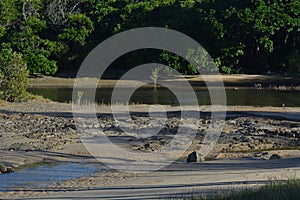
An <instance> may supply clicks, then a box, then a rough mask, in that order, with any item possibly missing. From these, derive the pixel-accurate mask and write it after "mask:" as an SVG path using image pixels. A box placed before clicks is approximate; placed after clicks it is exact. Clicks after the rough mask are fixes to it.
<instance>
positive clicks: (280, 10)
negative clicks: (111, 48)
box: [0, 0, 300, 75]
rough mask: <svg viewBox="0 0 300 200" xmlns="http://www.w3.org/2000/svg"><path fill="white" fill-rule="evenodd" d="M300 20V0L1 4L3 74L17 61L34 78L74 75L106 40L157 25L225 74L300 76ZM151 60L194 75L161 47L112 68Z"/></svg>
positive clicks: (21, 0)
mask: <svg viewBox="0 0 300 200" xmlns="http://www.w3.org/2000/svg"><path fill="white" fill-rule="evenodd" d="M299 16H300V1H299V0H227V1H224V0H1V1H0V42H1V47H0V48H1V49H0V61H1V66H0V70H1V71H3V68H4V67H5V66H4V64H3V63H5V62H4V61H5V60H7V59H8V57H12V56H15V57H17V58H18V60H20V59H23V61H24V63H25V64H26V66H27V69H28V71H29V73H43V74H46V75H51V74H55V73H57V72H59V71H64V70H73V71H76V70H77V69H78V68H79V66H80V64H81V62H82V61H83V59H84V58H85V56H86V55H87V54H88V52H90V51H91V50H92V49H93V48H94V47H95V46H96V45H97V44H99V43H100V42H102V41H103V40H105V39H106V38H108V37H110V36H112V35H114V34H116V33H119V32H122V31H125V30H129V29H132V28H138V27H149V26H155V27H163V28H169V29H173V30H177V31H180V32H182V33H184V34H186V35H188V36H190V37H192V38H193V39H195V40H196V41H198V42H199V43H200V44H201V45H203V47H204V48H205V49H206V50H207V51H208V52H209V54H210V55H211V56H212V57H213V59H214V61H215V63H216V65H217V66H218V67H219V70H220V72H222V73H260V74H265V73H270V72H271V73H285V72H290V73H299V71H300V49H299V47H300V34H299V32H300V17H299ZM153 60H154V61H157V60H159V61H160V62H161V63H166V64H168V65H170V66H172V67H174V68H176V69H177V70H179V71H181V72H182V73H185V74H194V73H196V71H195V70H194V69H193V68H192V67H190V66H189V65H188V64H186V63H185V61H184V59H183V58H179V57H178V56H177V55H173V54H171V53H168V52H160V51H157V50H140V51H135V52H131V53H130V54H126V55H124V56H122V57H121V58H119V59H118V60H117V61H116V62H115V63H114V67H115V68H117V69H128V68H130V67H134V66H136V65H138V64H143V63H147V62H149V61H153ZM23 61H22V62H23ZM20 62H21V61H20Z"/></svg>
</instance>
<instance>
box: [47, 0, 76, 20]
mask: <svg viewBox="0 0 300 200" xmlns="http://www.w3.org/2000/svg"><path fill="white" fill-rule="evenodd" d="M80 3H81V1H80V0H52V1H51V2H50V3H49V4H48V6H47V16H48V18H49V20H50V21H51V23H52V24H53V25H64V24H65V23H66V22H67V21H68V15H69V14H76V13H78V12H79V8H78V6H79V4H80Z"/></svg>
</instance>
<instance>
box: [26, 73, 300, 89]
mask: <svg viewBox="0 0 300 200" xmlns="http://www.w3.org/2000/svg"><path fill="white" fill-rule="evenodd" d="M80 80H81V83H90V82H91V81H95V82H98V87H102V88H112V87H114V85H115V84H116V83H117V81H118V80H110V79H101V80H100V81H99V80H98V79H96V78H82V79H80ZM186 80H188V81H189V82H190V84H191V85H192V86H193V87H202V86H204V87H205V86H206V83H208V84H210V85H213V84H214V83H218V85H219V81H220V80H222V81H223V83H224V85H225V86H227V87H233V88H239V87H254V86H255V85H257V84H260V86H259V87H265V88H272V89H282V90H285V89H295V90H300V79H299V78H298V77H294V76H275V75H248V74H234V75H221V76H219V75H202V76H198V75H195V76H191V75H190V76H185V79H181V78H176V77H172V78H165V79H163V80H162V82H165V83H168V82H170V81H172V82H174V83H180V82H182V81H186ZM74 81H75V79H74V78H59V77H49V76H44V77H43V76H42V77H40V78H31V79H30V82H29V87H30V88H42V87H48V88H49V87H55V88H72V87H73V85H74ZM120 83H121V85H122V87H133V86H134V85H136V84H137V83H140V82H139V81H137V80H122V81H120ZM148 87H152V86H151V85H149V86H148Z"/></svg>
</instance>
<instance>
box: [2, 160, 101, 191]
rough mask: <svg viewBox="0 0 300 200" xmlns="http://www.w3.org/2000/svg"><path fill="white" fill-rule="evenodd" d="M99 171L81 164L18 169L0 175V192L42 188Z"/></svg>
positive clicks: (58, 164)
mask: <svg viewBox="0 0 300 200" xmlns="http://www.w3.org/2000/svg"><path fill="white" fill-rule="evenodd" d="M97 171H99V169H97V168H96V167H95V166H93V165H90V164H83V163H71V162H67V163H51V164H49V163H48V164H42V165H40V166H35V167H27V168H23V169H20V170H18V171H16V172H14V173H9V174H1V175H0V191H10V190H16V189H18V188H22V189H26V188H43V187H46V186H48V185H50V184H55V183H59V182H62V181H67V180H71V179H75V178H81V177H86V176H89V175H91V174H93V173H96V172H97Z"/></svg>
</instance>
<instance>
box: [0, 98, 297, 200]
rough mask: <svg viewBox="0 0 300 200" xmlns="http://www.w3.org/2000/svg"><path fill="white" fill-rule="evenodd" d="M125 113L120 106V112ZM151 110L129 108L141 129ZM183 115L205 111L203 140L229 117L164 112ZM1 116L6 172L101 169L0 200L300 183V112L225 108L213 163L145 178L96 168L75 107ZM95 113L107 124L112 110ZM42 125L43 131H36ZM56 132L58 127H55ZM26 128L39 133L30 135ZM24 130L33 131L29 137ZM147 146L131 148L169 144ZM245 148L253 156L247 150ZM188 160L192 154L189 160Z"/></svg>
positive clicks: (21, 106) (2, 107) (4, 109)
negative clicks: (39, 166) (47, 165)
mask: <svg viewBox="0 0 300 200" xmlns="http://www.w3.org/2000/svg"><path fill="white" fill-rule="evenodd" d="M122 107H123V106H122V105H121V106H120V110H119V111H120V112H121V111H122V110H121V108H122ZM149 108H150V106H147V105H132V106H131V108H130V110H131V112H133V113H138V114H137V115H136V119H137V123H144V121H145V120H146V117H144V116H143V115H141V113H147V112H148V111H149ZM180 109H183V110H188V111H190V112H199V111H200V112H201V113H202V114H203V115H202V116H203V119H201V123H202V125H201V126H200V129H199V130H200V133H201V130H202V129H201V128H203V127H206V126H207V124H206V123H208V122H209V119H206V118H205V117H206V116H209V113H210V112H211V111H212V110H215V111H218V110H224V108H223V107H214V108H211V107H209V106H203V107H200V108H195V107H183V108H179V107H172V106H167V107H166V110H167V111H168V112H173V113H175V114H176V113H177V112H178V111H179V110H180ZM0 111H1V113H0V114H1V117H0V118H1V120H0V125H1V126H2V128H1V129H2V130H0V135H1V138H2V139H1V141H0V155H1V158H0V165H3V166H10V167H13V168H15V169H16V170H17V169H18V167H20V166H24V165H28V164H32V163H35V162H48V161H51V162H65V161H67V162H81V163H90V164H92V165H95V166H97V167H99V168H100V169H102V171H100V172H99V173H97V174H94V175H93V176H91V177H83V178H81V179H76V180H70V181H65V182H62V183H59V184H55V185H53V186H49V187H47V188H43V189H38V190H36V189H34V188H32V189H27V190H23V189H22V188H20V189H19V190H16V191H10V192H0V198H25V197H26V198H36V199H40V198H50V199H55V198H59V197H60V198H75V197H82V198H84V197H99V198H100V197H101V198H104V199H121V198H123V199H126V198H127V199H132V198H136V199H140V198H149V199H152V198H155V199H157V198H159V197H164V196H166V195H175V196H176V195H178V194H179V193H182V192H188V191H192V190H199V191H206V192H208V191H217V190H219V189H220V188H223V189H224V188H225V189H226V188H228V187H231V186H233V185H238V186H241V185H245V184H249V185H256V184H263V183H265V181H267V180H268V179H270V178H278V179H286V178H288V177H291V176H297V177H299V176H298V175H299V172H300V170H299V163H300V161H299V159H298V157H300V156H299V155H300V150H299V149H298V146H300V145H299V137H300V123H299V121H300V108H289V107H284V108H283V107H252V106H230V107H227V108H226V111H227V117H228V118H227V119H226V127H225V129H224V131H223V132H224V133H222V134H223V136H222V137H221V139H220V140H219V142H218V145H217V146H216V147H215V149H214V151H213V153H212V154H210V157H209V158H210V159H213V160H211V161H209V160H207V161H205V162H204V163H195V164H183V161H182V160H181V161H178V162H175V163H173V164H172V165H170V166H168V167H166V168H164V169H161V170H159V171H155V172H151V173H146V174H132V173H125V172H118V171H115V170H111V169H109V168H108V167H106V166H104V165H102V164H101V163H100V162H99V161H98V160H95V159H94V158H93V157H92V156H91V155H90V153H89V152H88V151H87V150H86V148H85V147H84V145H82V143H81V141H80V137H79V134H78V132H77V130H76V128H74V121H73V120H72V108H71V105H70V104H65V103H56V102H51V101H47V100H41V99H40V100H32V101H29V102H22V103H8V102H0ZM97 112H99V113H102V114H103V115H104V116H109V114H110V113H111V109H110V107H109V106H97ZM102 120H104V121H103V124H104V127H102V128H104V129H105V130H108V133H109V134H112V135H115V134H116V130H115V129H112V128H111V127H112V126H111V123H112V122H111V121H110V120H111V119H110V118H107V117H106V118H104V119H102ZM37 123H39V124H41V125H35V124H37ZM173 123H174V124H176V123H178V122H177V119H176V115H175V117H174V119H173V118H172V119H171V121H170V125H172V124H173ZM55 124H57V126H56V127H52V126H53V125H55ZM26 126H28V127H33V128H32V129H30V128H26ZM22 127H23V128H24V130H23V129H22ZM38 127H40V129H38ZM26 129H28V130H29V131H28V133H26ZM35 129H36V130H35ZM17 130H19V131H17ZM53 130H54V132H53ZM50 132H51V134H52V135H53V136H51V137H49V133H50ZM169 132H172V131H171V130H168V129H166V132H162V133H161V134H166V135H168V133H169ZM257 133H260V135H259V134H257ZM51 134H50V135H51ZM108 136H109V135H108ZM122 136H123V135H122V134H121V135H119V137H122ZM270 136H272V137H270ZM45 138H46V139H45ZM70 138H71V139H70ZM234 138H235V139H234ZM235 140H236V141H235ZM195 141H196V142H194V144H196V145H197V144H199V143H200V142H201V134H200V135H198V136H197V137H196V139H195ZM234 141H235V142H234ZM242 141H243V142H242ZM143 142H144V143H141V144H140V146H136V143H135V144H134V145H135V146H129V148H133V147H134V149H135V150H137V151H146V152H147V151H156V148H160V146H159V144H161V143H162V142H164V139H163V137H162V139H159V140H157V139H153V138H150V139H149V140H144V141H143ZM16 144H21V145H19V146H18V145H16ZM244 147H247V148H245V149H243V148H244ZM288 147H290V149H289V148H288ZM272 149H273V150H272ZM190 152H191V151H188V152H186V154H185V156H187V155H188V154H189V153H190ZM262 152H267V153H268V155H273V154H278V155H280V156H281V159H279V160H268V158H267V157H261V156H259V155H258V154H257V153H262ZM257 155H258V156H257ZM185 158H186V157H185ZM183 159H184V158H183Z"/></svg>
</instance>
